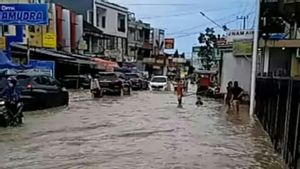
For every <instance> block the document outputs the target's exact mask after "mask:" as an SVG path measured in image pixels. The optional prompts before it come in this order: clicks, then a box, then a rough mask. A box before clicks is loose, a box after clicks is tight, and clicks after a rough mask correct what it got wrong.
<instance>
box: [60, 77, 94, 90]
mask: <svg viewBox="0 0 300 169" xmlns="http://www.w3.org/2000/svg"><path fill="white" fill-rule="evenodd" d="M61 82H62V84H63V85H64V87H66V88H67V89H79V88H83V89H89V88H90V82H91V79H90V78H89V76H88V75H66V76H64V77H63V78H62V79H61Z"/></svg>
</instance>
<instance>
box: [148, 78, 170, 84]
mask: <svg viewBox="0 0 300 169" xmlns="http://www.w3.org/2000/svg"><path fill="white" fill-rule="evenodd" d="M151 82H156V83H165V82H167V79H166V78H164V77H154V78H153V79H152V80H151Z"/></svg>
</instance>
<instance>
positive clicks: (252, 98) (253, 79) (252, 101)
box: [249, 0, 261, 116]
mask: <svg viewBox="0 0 300 169" xmlns="http://www.w3.org/2000/svg"><path fill="white" fill-rule="evenodd" d="M260 1H261V0H257V5H256V8H257V9H256V21H255V31H254V39H253V56H252V73H251V96H250V112H249V113H250V115H251V116H253V115H254V109H255V85H256V60H257V50H258V40H259V39H258V34H259V20H260Z"/></svg>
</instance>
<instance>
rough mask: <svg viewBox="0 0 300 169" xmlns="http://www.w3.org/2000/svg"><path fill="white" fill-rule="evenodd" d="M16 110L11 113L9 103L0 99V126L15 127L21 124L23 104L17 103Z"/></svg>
mask: <svg viewBox="0 0 300 169" xmlns="http://www.w3.org/2000/svg"><path fill="white" fill-rule="evenodd" d="M16 109H17V110H16V111H15V112H13V111H12V110H11V109H10V108H9V103H8V102H7V101H5V100H3V99H0V126H1V127H8V126H17V125H20V124H22V123H23V103H18V105H17V108H16Z"/></svg>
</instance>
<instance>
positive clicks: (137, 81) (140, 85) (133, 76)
mask: <svg viewBox="0 0 300 169" xmlns="http://www.w3.org/2000/svg"><path fill="white" fill-rule="evenodd" d="M125 76H126V78H127V79H129V80H130V81H131V84H132V89H135V90H147V89H148V81H147V80H146V79H144V78H143V77H142V76H141V75H140V74H138V73H126V74H125Z"/></svg>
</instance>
